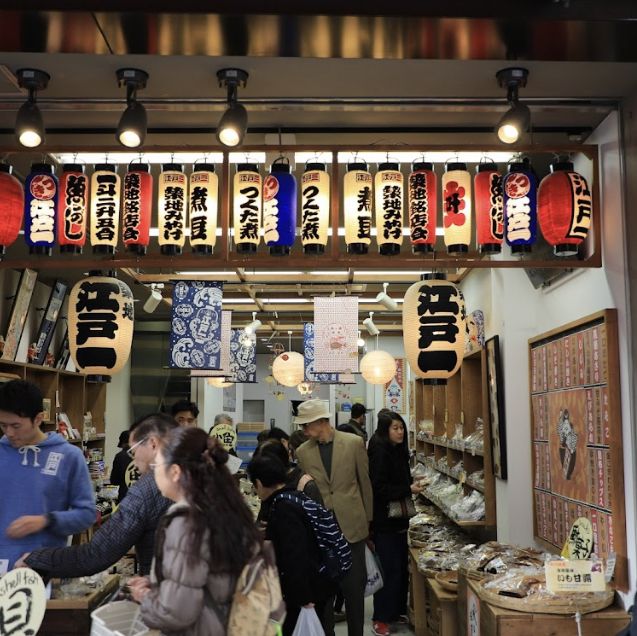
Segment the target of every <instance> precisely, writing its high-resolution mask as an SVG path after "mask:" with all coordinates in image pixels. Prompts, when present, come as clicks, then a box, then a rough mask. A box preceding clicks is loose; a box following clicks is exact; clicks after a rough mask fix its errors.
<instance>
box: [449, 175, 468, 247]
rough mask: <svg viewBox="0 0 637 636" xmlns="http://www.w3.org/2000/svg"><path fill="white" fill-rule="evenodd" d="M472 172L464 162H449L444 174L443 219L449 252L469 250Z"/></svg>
mask: <svg viewBox="0 0 637 636" xmlns="http://www.w3.org/2000/svg"><path fill="white" fill-rule="evenodd" d="M471 183H472V179H471V174H470V173H469V172H468V171H467V165H466V164H464V163H448V164H446V166H445V173H444V174H443V175H442V221H443V227H444V232H445V245H446V246H447V251H448V252H449V254H458V253H465V252H468V251H469V244H470V243H471Z"/></svg>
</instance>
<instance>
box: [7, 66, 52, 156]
mask: <svg viewBox="0 0 637 636" xmlns="http://www.w3.org/2000/svg"><path fill="white" fill-rule="evenodd" d="M15 76H16V79H17V80H18V86H20V88H26V89H27V90H28V91H29V97H28V98H27V101H26V102H24V104H22V106H20V110H18V114H17V115H16V119H15V134H16V137H17V138H18V142H19V143H20V144H21V145H22V146H25V147H26V148H37V147H38V146H40V145H42V144H43V143H44V121H43V120H42V113H41V112H40V109H39V107H38V105H37V104H36V97H37V92H38V91H42V90H44V89H45V88H46V87H47V86H48V85H49V80H50V79H51V76H50V75H49V74H48V73H46V72H44V71H39V70H38V69H35V68H20V69H18V70H17V71H16V73H15Z"/></svg>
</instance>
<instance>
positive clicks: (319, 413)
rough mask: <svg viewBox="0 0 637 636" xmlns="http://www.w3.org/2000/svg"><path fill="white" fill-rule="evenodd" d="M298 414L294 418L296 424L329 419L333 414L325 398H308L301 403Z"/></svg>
mask: <svg viewBox="0 0 637 636" xmlns="http://www.w3.org/2000/svg"><path fill="white" fill-rule="evenodd" d="M297 412H298V415H297V416H296V417H295V418H294V423H295V424H310V423H311V422H316V420H322V419H329V418H330V417H331V414H330V412H329V409H328V408H327V405H326V404H325V402H324V401H323V400H318V399H315V400H306V401H305V402H302V403H301V404H299V408H298V409H297Z"/></svg>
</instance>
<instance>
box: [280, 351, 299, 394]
mask: <svg viewBox="0 0 637 636" xmlns="http://www.w3.org/2000/svg"><path fill="white" fill-rule="evenodd" d="M272 375H273V376H274V379H275V380H276V381H277V382H278V383H279V384H282V385H283V386H296V385H297V384H300V383H301V382H303V378H304V377H305V360H304V359H303V356H302V355H301V354H300V353H296V352H295V351H285V352H284V353H282V354H281V355H279V356H277V357H276V358H275V359H274V362H273V363H272Z"/></svg>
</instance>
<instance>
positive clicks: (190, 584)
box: [129, 428, 260, 636]
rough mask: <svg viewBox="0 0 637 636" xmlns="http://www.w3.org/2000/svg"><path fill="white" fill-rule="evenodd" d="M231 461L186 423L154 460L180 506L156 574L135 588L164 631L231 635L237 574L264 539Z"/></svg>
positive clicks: (150, 620) (158, 545)
mask: <svg viewBox="0 0 637 636" xmlns="http://www.w3.org/2000/svg"><path fill="white" fill-rule="evenodd" d="M227 459H228V453H227V452H226V450H225V449H224V448H223V447H222V446H221V444H220V443H219V442H218V441H217V440H216V439H214V438H210V437H208V435H207V434H206V432H205V431H203V430H202V429H199V428H178V429H175V430H173V431H171V433H170V435H169V436H168V437H167V438H166V439H165V440H164V441H163V442H162V445H161V446H160V449H159V451H158V452H157V455H156V457H155V461H154V463H152V464H151V467H152V469H153V470H154V474H155V481H156V483H157V486H158V488H159V490H160V491H161V492H162V494H163V495H164V496H165V497H167V498H168V499H171V500H172V501H174V502H175V503H173V505H172V506H170V508H169V509H168V511H167V512H166V515H165V516H164V518H163V519H162V521H161V522H160V525H159V527H158V529H157V535H156V541H155V561H154V564H153V567H152V570H151V577H150V579H148V578H145V577H144V578H135V579H131V581H130V583H129V585H130V588H131V592H132V595H133V598H134V599H135V600H136V601H138V602H140V603H141V617H142V619H143V621H144V623H145V624H146V625H147V626H148V627H151V628H153V629H159V630H161V632H162V634H173V633H178V634H179V635H180V636H203V635H206V636H217V635H219V636H221V635H222V634H225V633H226V623H227V620H228V614H229V610H230V607H231V602H232V596H233V593H234V589H235V585H236V581H237V578H238V577H239V575H240V573H241V570H242V569H243V567H244V566H245V565H246V563H247V562H248V560H249V559H250V557H251V556H252V554H253V551H254V549H255V546H258V545H259V543H260V539H259V535H258V533H257V530H256V526H255V525H254V520H253V516H252V513H251V512H250V510H249V509H248V507H247V506H246V504H245V502H244V500H243V498H242V496H241V493H240V491H239V489H238V488H237V486H236V484H235V482H234V479H233V477H232V475H231V474H230V472H229V471H228V469H227V468H226V465H225V464H226V461H227Z"/></svg>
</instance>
